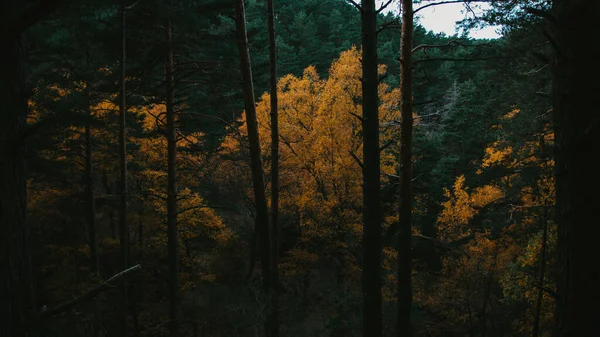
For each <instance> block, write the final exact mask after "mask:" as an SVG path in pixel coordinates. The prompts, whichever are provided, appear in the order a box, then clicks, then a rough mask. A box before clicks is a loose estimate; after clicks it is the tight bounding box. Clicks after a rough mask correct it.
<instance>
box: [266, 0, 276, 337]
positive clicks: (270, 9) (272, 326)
mask: <svg viewBox="0 0 600 337" xmlns="http://www.w3.org/2000/svg"><path fill="white" fill-rule="evenodd" d="M267 18H268V26H269V84H270V87H271V240H270V242H271V316H270V323H269V335H270V336H271V337H277V336H279V289H278V286H277V285H278V283H279V265H278V258H279V245H278V242H279V239H278V228H277V226H279V121H278V110H277V49H276V46H275V9H274V6H273V0H267Z"/></svg>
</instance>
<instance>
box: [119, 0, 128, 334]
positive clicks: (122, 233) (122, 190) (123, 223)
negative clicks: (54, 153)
mask: <svg viewBox="0 0 600 337" xmlns="http://www.w3.org/2000/svg"><path fill="white" fill-rule="evenodd" d="M125 37H126V36H125V0H122V1H121V59H120V60H119V73H120V74H119V81H120V85H119V168H120V173H121V180H120V184H119V196H120V199H121V200H120V201H121V204H120V206H121V207H120V217H119V245H120V253H121V269H123V270H125V269H127V268H128V267H129V225H128V223H127V138H126V137H127V134H126V129H125V127H126V125H125V117H126V110H125V103H126V102H125V56H126V54H125V47H126V44H125V43H126V40H125ZM128 287H129V285H128V284H127V282H123V289H122V296H121V301H122V303H121V336H123V337H126V336H127V335H128V332H127V330H128V329H127V328H128V327H127V316H128V298H129V295H128V291H127V290H128V289H127V288H128Z"/></svg>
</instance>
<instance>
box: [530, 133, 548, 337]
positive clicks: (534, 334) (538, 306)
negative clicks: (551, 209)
mask: <svg viewBox="0 0 600 337" xmlns="http://www.w3.org/2000/svg"><path fill="white" fill-rule="evenodd" d="M542 142H543V137H542ZM544 203H545V202H544ZM547 217H548V209H547V208H546V207H542V215H541V217H540V218H541V222H542V228H543V230H542V247H541V248H540V274H539V276H538V284H539V285H540V286H541V288H539V289H538V293H537V298H536V300H535V314H534V317H533V329H532V331H531V337H538V336H539V334H540V317H541V314H542V300H543V299H544V291H543V290H542V288H543V287H544V283H545V282H544V281H545V279H546V250H547V248H546V246H547V242H548V219H547Z"/></svg>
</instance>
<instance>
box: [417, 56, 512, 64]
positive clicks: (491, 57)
mask: <svg viewBox="0 0 600 337" xmlns="http://www.w3.org/2000/svg"><path fill="white" fill-rule="evenodd" d="M520 57H522V56H490V57H474V58H452V57H436V58H428V59H422V60H416V61H414V64H417V63H419V62H426V61H488V60H498V59H516V58H520Z"/></svg>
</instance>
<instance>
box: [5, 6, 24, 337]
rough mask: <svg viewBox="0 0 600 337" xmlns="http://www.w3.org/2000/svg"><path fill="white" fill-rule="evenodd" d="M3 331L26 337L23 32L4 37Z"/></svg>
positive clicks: (9, 9)
mask: <svg viewBox="0 0 600 337" xmlns="http://www.w3.org/2000/svg"><path fill="white" fill-rule="evenodd" d="M18 3H20V2H19V1H5V2H3V3H2V5H0V9H2V13H3V14H1V15H3V16H4V17H5V18H9V17H11V16H12V15H14V14H16V13H18V10H19V9H20V7H19V5H17V4H18ZM0 45H1V46H2V53H1V56H0V61H1V62H0V101H2V104H0V115H1V116H2V121H1V122H0V230H1V232H0V235H1V237H0V240H2V241H0V242H2V246H0V261H2V263H0V298H1V299H2V300H1V301H2V306H1V309H0V335H2V336H7V337H12V336H14V337H17V336H23V335H24V333H25V330H26V324H25V320H26V310H27V299H28V289H27V287H26V282H25V280H26V279H27V269H28V266H27V259H26V256H25V241H26V233H27V230H26V223H25V206H26V180H25V144H24V141H23V139H22V133H23V132H24V131H25V128H26V117H27V95H26V85H25V62H24V59H25V55H26V51H25V43H24V41H23V39H22V38H21V36H17V37H15V38H10V37H9V38H6V39H3V40H2V41H0Z"/></svg>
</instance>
